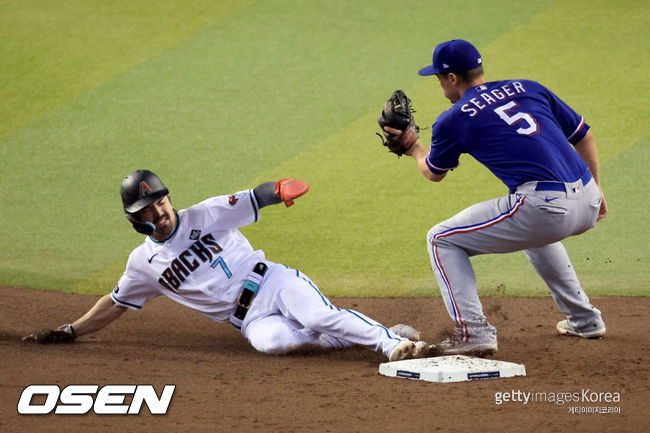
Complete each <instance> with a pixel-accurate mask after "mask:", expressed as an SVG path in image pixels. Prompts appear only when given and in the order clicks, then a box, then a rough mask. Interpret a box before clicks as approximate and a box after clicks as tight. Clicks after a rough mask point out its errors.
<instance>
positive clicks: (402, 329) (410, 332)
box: [388, 323, 420, 341]
mask: <svg viewBox="0 0 650 433" xmlns="http://www.w3.org/2000/svg"><path fill="white" fill-rule="evenodd" d="M388 330H389V331H391V332H393V333H394V334H397V335H399V336H400V337H402V338H408V339H409V340H411V341H420V331H418V330H417V329H415V328H414V327H412V326H409V325H405V324H403V323H398V324H397V325H393V326H391V327H390V328H388Z"/></svg>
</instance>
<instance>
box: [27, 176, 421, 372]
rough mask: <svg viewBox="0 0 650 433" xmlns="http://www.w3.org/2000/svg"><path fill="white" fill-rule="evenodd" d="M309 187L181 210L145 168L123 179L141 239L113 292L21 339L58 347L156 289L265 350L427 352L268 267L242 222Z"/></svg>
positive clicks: (294, 184) (303, 279)
mask: <svg viewBox="0 0 650 433" xmlns="http://www.w3.org/2000/svg"><path fill="white" fill-rule="evenodd" d="M308 190H309V187H308V185H307V184H306V183H305V182H303V181H300V180H295V179H282V180H280V181H278V182H275V183H273V182H267V183H263V184H261V185H259V186H258V187H256V188H255V189H250V190H246V191H242V192H238V193H236V194H232V195H224V196H218V197H213V198H209V199H207V200H205V201H202V202H201V203H198V204H196V205H194V206H191V207H189V208H187V209H183V210H179V211H176V210H175V209H174V208H173V207H172V204H171V202H170V199H169V196H168V194H169V191H168V190H167V188H166V187H165V185H164V184H163V183H162V181H161V180H160V178H159V177H158V176H157V175H155V174H154V173H152V172H150V171H147V170H138V171H136V172H134V173H131V174H129V175H128V176H126V177H125V178H124V180H123V182H122V186H121V195H122V202H123V205H124V211H125V213H126V217H127V219H128V220H129V221H130V222H131V224H132V225H133V227H134V229H135V230H136V231H138V232H139V233H143V234H145V235H147V237H146V238H145V240H144V242H143V243H142V244H141V245H140V246H138V247H137V248H136V249H135V250H133V252H132V253H131V255H130V256H129V259H128V262H127V265H126V270H125V272H124V274H123V275H122V277H121V278H120V280H119V282H118V283H117V285H116V286H115V288H114V289H113V291H112V292H111V293H110V294H108V295H106V296H104V297H102V298H101V299H100V300H99V301H98V302H97V303H96V304H95V305H94V306H93V307H92V308H91V309H90V310H89V311H88V312H87V313H86V314H85V315H84V316H83V317H81V318H80V319H78V320H76V321H75V322H74V323H71V324H66V325H63V326H61V327H59V328H57V329H51V330H45V331H40V332H36V333H33V334H30V335H28V336H26V337H24V340H26V341H33V342H39V343H59V342H69V341H73V340H74V339H75V338H76V337H80V336H82V335H86V334H89V333H91V332H95V331H97V330H99V329H102V328H104V327H105V326H106V325H108V324H109V323H111V322H112V321H113V320H115V319H117V318H118V317H119V316H120V315H122V313H124V311H126V310H127V309H131V310H140V309H141V308H142V306H143V305H144V304H145V302H146V301H148V300H149V299H152V298H154V297H156V296H159V295H165V296H167V297H169V298H171V299H172V300H174V301H176V302H178V303H180V304H182V305H185V306H187V307H190V308H193V309H195V310H198V311H200V312H201V313H203V314H204V315H206V316H207V317H209V318H210V319H213V320H215V321H217V322H228V321H229V322H230V323H231V324H232V325H233V326H234V327H235V328H237V329H239V330H240V331H241V334H242V335H243V336H244V337H246V338H247V339H248V341H249V342H250V344H251V345H252V346H253V347H254V348H255V349H256V350H258V351H259V352H262V353H267V354H277V355H279V354H286V353H289V352H291V351H295V350H300V349H305V348H323V349H336V348H345V347H349V346H353V345H359V346H363V347H366V348H368V349H371V350H374V351H376V352H379V353H382V354H383V355H385V356H386V357H387V358H388V359H389V360H390V361H396V360H402V359H409V358H414V357H422V356H424V355H425V354H426V353H428V350H429V347H428V345H427V344H426V343H424V342H422V341H418V342H417V343H416V342H414V341H411V340H409V339H408V337H410V338H411V339H412V340H417V339H418V338H419V335H418V333H417V331H415V330H414V329H413V328H411V327H409V326H407V325H395V326H394V327H392V328H390V329H388V328H386V327H385V326H383V325H381V324H380V323H378V322H376V321H375V320H372V319H371V318H369V317H367V316H364V315H363V314H361V313H359V312H357V311H353V310H347V309H340V308H337V307H335V306H333V305H332V304H331V303H330V301H329V300H328V299H327V298H326V297H325V296H324V295H323V294H322V293H321V292H320V291H319V290H318V287H316V285H315V284H314V283H313V282H312V281H311V280H310V279H309V278H308V277H307V276H306V275H304V274H303V273H302V272H300V271H298V270H296V269H291V268H289V267H287V266H284V265H280V264H276V263H272V262H270V261H269V260H267V259H266V258H265V257H264V253H263V252H262V251H260V250H253V248H252V247H251V245H250V243H249V242H248V240H247V239H246V238H245V237H244V236H243V235H242V234H241V232H240V231H239V230H238V228H239V227H242V226H245V225H248V224H251V223H254V222H256V221H258V219H259V217H260V214H259V211H260V209H261V208H263V207H265V206H268V205H271V204H278V203H281V202H284V203H285V205H286V206H291V205H292V204H293V201H294V200H295V199H296V198H298V197H300V196H302V195H303V194H305V193H306V192H307V191H308Z"/></svg>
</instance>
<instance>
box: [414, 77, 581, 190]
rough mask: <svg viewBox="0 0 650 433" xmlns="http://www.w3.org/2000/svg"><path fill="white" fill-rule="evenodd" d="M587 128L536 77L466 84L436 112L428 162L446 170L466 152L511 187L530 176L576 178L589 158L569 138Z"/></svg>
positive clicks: (577, 138)
mask: <svg viewBox="0 0 650 433" xmlns="http://www.w3.org/2000/svg"><path fill="white" fill-rule="evenodd" d="M588 129H589V125H587V124H586V123H585V121H584V118H583V117H582V116H580V115H579V114H577V113H576V112H575V111H574V110H573V109H571V107H569V106H568V105H567V104H566V103H564V102H563V101H562V100H561V99H560V98H558V97H557V96H556V95H554V94H553V93H552V92H551V91H550V90H548V89H547V88H546V87H544V86H542V85H541V84H539V83H537V82H534V81H530V80H508V81H493V82H488V83H484V84H481V85H478V86H475V87H472V88H469V89H467V91H466V92H465V93H464V94H463V96H462V97H461V98H460V99H459V100H458V101H457V102H456V103H455V104H454V105H453V106H452V107H451V108H450V109H449V110H447V111H445V112H444V113H442V114H441V115H440V116H438V118H437V119H436V122H435V123H434V124H433V127H432V131H431V150H430V152H429V155H428V157H427V159H426V162H427V165H428V167H429V169H430V170H431V171H432V172H433V173H436V174H442V173H444V172H446V171H448V170H452V169H454V168H456V167H457V166H458V163H459V157H460V155H461V154H462V153H468V154H470V155H472V156H473V157H474V158H475V159H476V160H477V161H479V162H480V163H482V164H483V165H485V166H486V167H487V168H488V169H489V170H490V171H492V173H494V175H495V176H497V177H498V178H499V179H500V180H501V181H502V182H503V183H504V184H506V186H508V188H509V189H510V191H511V192H514V191H515V190H516V188H517V186H519V185H521V184H522V183H525V182H530V181H540V180H544V181H554V182H575V181H576V180H578V179H580V177H582V175H583V174H584V173H585V171H586V170H587V164H586V163H585V162H584V161H583V160H582V159H581V158H580V156H579V155H578V154H577V152H575V150H574V149H573V148H572V146H571V144H574V145H575V144H576V143H578V142H579V141H580V140H581V139H582V138H583V137H584V136H585V134H586V133H587V131H588Z"/></svg>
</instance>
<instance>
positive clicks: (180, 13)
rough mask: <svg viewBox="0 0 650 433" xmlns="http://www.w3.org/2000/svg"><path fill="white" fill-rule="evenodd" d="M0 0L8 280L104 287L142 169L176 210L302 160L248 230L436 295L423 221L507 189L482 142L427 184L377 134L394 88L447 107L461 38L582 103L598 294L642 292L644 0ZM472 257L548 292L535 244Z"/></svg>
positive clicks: (321, 268)
mask: <svg viewBox="0 0 650 433" xmlns="http://www.w3.org/2000/svg"><path fill="white" fill-rule="evenodd" d="M4 5H5V6H6V7H5V8H4V12H5V13H4V14H3V15H2V16H1V17H0V23H2V26H1V28H0V36H2V38H1V39H0V58H1V59H2V60H0V62H2V78H3V79H2V85H1V87H0V92H1V93H0V94H1V95H2V98H1V100H2V102H1V104H0V113H1V115H2V119H3V122H2V125H0V159H1V160H2V184H1V186H0V219H1V220H2V228H0V239H1V240H0V284H2V285H19V286H26V287H33V288H38V289H49V290H61V291H74V292H81V293H95V294H99V293H105V292H106V291H108V290H110V288H111V287H112V286H113V284H114V283H115V281H116V280H117V279H118V278H119V276H120V274H121V272H122V270H123V267H124V264H125V262H126V257H127V255H128V253H129V252H130V250H131V249H132V248H133V247H135V246H136V245H137V244H138V243H139V242H141V239H142V238H141V236H139V235H137V234H136V233H135V232H133V231H132V230H131V229H130V226H129V224H128V223H127V222H126V221H125V218H124V217H123V215H122V212H121V203H120V199H119V194H118V190H119V183H120V180H121V178H122V176H123V175H124V174H126V173H129V172H131V171H133V170H135V169H137V168H148V169H151V170H154V171H156V172H157V173H158V174H159V175H160V176H161V177H162V179H163V181H164V182H165V183H166V184H167V186H168V187H169V188H170V190H171V191H172V200H173V202H174V204H175V206H176V207H178V208H182V207H185V206H188V205H190V204H192V203H195V202H197V201H199V200H201V199H203V198H205V197H207V196H210V195H215V194H226V193H231V192H233V191H235V190H238V189H243V188H249V187H254V186H256V185H257V184H258V183H260V182H262V181H267V180H273V179H276V178H278V177H288V176H292V177H300V178H303V179H305V180H307V181H308V182H309V183H310V185H311V188H312V189H311V192H310V193H309V194H308V195H307V196H305V197H303V198H301V199H300V200H299V201H297V203H296V205H295V206H293V207H292V208H290V209H286V208H284V207H283V206H276V207H273V208H268V209H264V210H263V212H262V221H260V223H258V224H255V225H253V226H250V227H246V228H244V229H243V231H244V233H245V234H246V235H248V236H249V238H250V240H251V242H252V244H253V246H254V247H256V248H262V249H264V250H265V251H266V252H267V256H268V257H269V258H270V259H271V260H274V261H278V262H283V263H286V264H289V265H293V266H296V267H299V268H301V269H302V270H303V271H304V272H306V273H307V274H308V275H310V276H311V277H312V278H313V279H314V280H315V281H316V282H317V283H318V284H319V286H320V287H321V288H322V289H323V290H324V291H325V292H326V293H327V294H328V295H331V296H406V295H408V296H429V295H436V294H437V288H436V287H435V285H434V281H433V276H432V273H431V271H430V268H429V263H428V256H427V252H426V244H425V236H426V232H427V230H428V229H429V228H430V227H431V226H432V225H434V224H435V223H436V222H438V221H440V220H442V219H445V218H447V217H449V216H450V215H452V214H453V213H455V212H457V211H459V210H461V209H463V208H464V207H466V206H468V205H470V204H472V203H475V202H477V201H480V200H486V199H489V198H492V197H495V196H498V195H502V194H503V193H504V192H505V189H504V187H503V185H502V184H500V183H499V181H498V180H496V179H495V178H494V177H493V176H492V175H491V174H490V173H489V172H487V170H486V169H484V168H483V167H482V166H480V165H479V164H477V163H476V162H475V161H473V160H472V159H471V158H470V157H464V158H463V159H462V160H461V167H460V168H459V169H458V170H455V171H454V173H453V174H452V175H451V176H448V178H447V179H446V180H445V181H444V182H442V183H441V184H433V183H430V182H428V181H427V180H426V179H424V178H423V177H422V176H421V175H420V174H419V172H418V171H417V170H416V168H415V165H414V164H413V161H412V160H410V159H408V158H403V159H401V160H396V159H395V158H394V156H393V155H390V154H387V153H384V152H383V151H382V149H381V146H380V144H379V139H378V138H377V137H376V136H375V135H374V133H375V131H377V130H378V129H377V126H376V117H377V114H378V110H379V109H380V107H381V105H382V104H383V101H384V100H385V99H386V98H387V97H388V96H389V95H390V93H391V92H392V91H393V90H394V89H395V88H403V89H405V90H406V91H407V94H408V95H409V96H410V97H411V98H412V99H413V101H414V104H415V107H416V109H417V110H418V112H417V113H416V119H417V121H418V123H420V124H421V125H422V126H426V125H429V124H430V123H432V121H433V119H434V118H435V116H436V115H437V114H438V113H439V112H441V111H442V110H444V109H446V108H447V107H448V102H447V101H446V100H445V99H444V98H443V97H442V95H441V93H440V90H439V88H438V87H437V80H435V79H432V78H428V79H427V78H422V77H419V76H418V75H417V70H418V68H419V67H421V66H424V65H425V64H427V62H430V55H431V49H432V48H433V46H434V45H435V44H436V43H437V42H440V41H443V40H447V39H451V38H454V37H462V38H465V39H468V40H471V41H472V42H474V43H475V44H476V45H477V46H478V48H479V50H480V51H481V52H482V54H483V57H484V62H485V67H486V71H487V75H488V79H503V78H516V77H521V78H530V79H535V80H538V81H540V82H542V83H543V84H546V85H548V86H549V87H550V88H551V89H552V90H553V91H555V92H556V93H557V94H559V95H560V96H561V97H562V98H563V99H564V100H565V101H567V102H568V103H569V104H570V105H572V106H573V107H574V108H575V109H576V110H577V111H579V112H580V113H582V114H583V115H585V117H586V118H587V120H588V122H589V123H590V125H591V126H592V128H593V131H594V133H595V134H596V137H597V139H598V142H599V146H600V149H601V163H602V168H601V171H602V175H601V176H602V184H603V188H604V190H605V193H606V195H607V199H608V202H609V204H610V207H611V214H610V216H609V217H608V218H607V219H606V220H604V221H603V222H601V223H599V224H598V226H597V228H596V229H594V230H592V231H590V232H588V233H586V234H585V235H583V236H581V237H579V238H575V239H569V240H567V241H566V245H567V248H568V249H569V253H570V255H571V256H572V257H573V260H574V265H575V267H576V269H577V270H578V272H579V275H580V276H581V279H582V281H583V285H584V286H585V288H587V289H588V291H589V293H590V294H597V295H608V294H625V295H647V294H648V293H649V288H650V287H649V285H648V281H647V277H646V275H647V273H646V271H645V269H646V268H647V263H648V259H649V257H648V255H649V254H648V248H647V245H648V240H649V239H648V234H647V231H646V230H645V227H646V226H647V223H645V220H646V219H647V218H646V217H645V214H646V213H647V211H648V207H649V206H650V205H649V204H648V203H650V200H648V198H649V197H648V194H649V193H648V192H647V188H644V186H645V184H647V182H646V181H645V167H646V166H647V162H648V161H649V160H650V158H648V156H649V155H648V144H650V143H648V141H649V140H650V133H649V131H648V126H647V118H648V117H650V113H649V110H648V106H647V94H648V88H649V87H650V86H649V85H648V84H649V79H648V77H647V74H646V73H645V71H646V70H647V66H648V63H649V60H648V56H647V54H646V53H647V51H648V41H649V40H650V38H648V36H649V34H648V33H649V32H648V30H647V28H646V24H645V20H646V18H647V16H649V15H648V12H650V11H649V8H650V7H649V5H648V2H647V1H622V2H616V3H615V4H614V3H611V2H608V1H571V2H559V1H558V2H553V1H550V0H546V1H540V2H535V3H534V4H530V3H524V2H517V1H509V0H508V1H506V0H502V1H496V2H483V1H479V0H474V1H467V2H463V5H462V6H452V7H450V6H449V4H448V3H444V2H439V1H431V0H429V1H420V0H412V1H407V2H405V4H404V6H406V7H401V8H395V7H394V3H392V2H389V1H386V0H377V1H373V2H372V3H371V4H370V3H369V2H364V1H328V2H325V1H312V2H303V1H299V0H295V1H280V0H277V1H224V2H195V3H193V6H192V7H188V6H186V4H185V3H184V2H180V1H172V0H166V1H161V2H155V3H153V2H148V1H135V2H134V1H131V2H124V1H116V2H112V3H111V5H110V6H103V7H100V8H98V7H95V6H92V5H88V4H86V3H83V2H77V1H75V2H53V3H50V4H48V6H47V7H46V8H44V7H43V5H42V4H41V3H40V2H35V1H29V2H25V1H23V2H17V1H9V2H5V3H4ZM397 9H399V10H397ZM387 11H390V13H388V12H387ZM467 11H471V13H468V12H467ZM402 23H408V26H407V27H406V28H405V27H403V24H402ZM619 79H622V81H619ZM426 134H427V132H426V131H425V132H424V133H423V135H424V136H426ZM474 264H475V267H476V270H477V276H478V282H479V287H480V291H481V293H483V294H496V295H526V296H529V295H530V296H536V295H545V294H546V293H547V292H546V290H545V289H544V288H543V287H542V283H541V280H540V279H539V278H538V277H537V276H536V275H534V271H533V269H532V267H531V266H530V265H528V264H527V262H526V260H525V258H524V257H523V254H521V253H519V254H509V255H499V256H485V257H479V258H475V259H474Z"/></svg>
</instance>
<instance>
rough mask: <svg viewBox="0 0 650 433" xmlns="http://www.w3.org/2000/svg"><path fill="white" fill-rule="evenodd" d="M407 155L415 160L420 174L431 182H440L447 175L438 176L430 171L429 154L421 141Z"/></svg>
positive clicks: (445, 173)
mask: <svg viewBox="0 0 650 433" xmlns="http://www.w3.org/2000/svg"><path fill="white" fill-rule="evenodd" d="M406 155H408V156H411V157H413V159H415V162H416V163H417V165H418V169H419V170H420V172H421V173H422V174H423V175H424V177H426V178H427V179H429V180H430V181H433V182H440V181H441V180H442V179H444V178H445V176H446V175H447V172H446V171H445V172H444V173H442V174H436V173H434V172H432V171H431V170H430V169H429V166H428V165H427V156H428V155H429V153H428V152H427V151H426V149H425V148H424V146H422V143H420V140H418V141H416V142H415V144H414V145H413V146H411V148H410V149H409V150H408V151H407V152H406Z"/></svg>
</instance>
